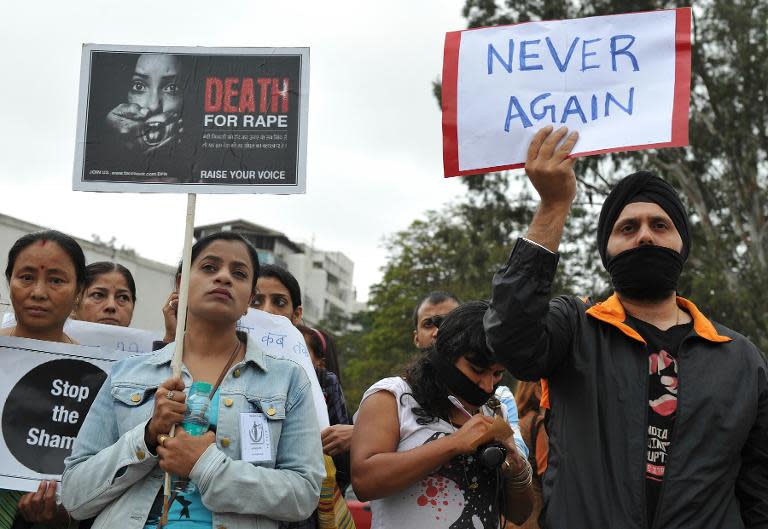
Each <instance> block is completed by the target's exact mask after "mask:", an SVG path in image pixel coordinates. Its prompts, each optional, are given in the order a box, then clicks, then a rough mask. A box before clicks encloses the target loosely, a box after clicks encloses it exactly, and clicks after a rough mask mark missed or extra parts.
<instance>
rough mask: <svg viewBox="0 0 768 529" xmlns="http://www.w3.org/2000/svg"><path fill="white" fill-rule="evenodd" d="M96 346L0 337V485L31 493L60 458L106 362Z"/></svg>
mask: <svg viewBox="0 0 768 529" xmlns="http://www.w3.org/2000/svg"><path fill="white" fill-rule="evenodd" d="M124 356H125V354H124V353H121V352H114V351H109V350H107V349H104V348H101V347H85V346H81V345H71V344H61V343H55V342H43V341H39V340H30V339H27V338H16V337H0V357H2V358H3V366H4V367H3V369H2V370H0V402H1V403H2V412H0V417H2V418H1V419H0V421H1V424H2V443H0V489H11V490H23V491H34V490H37V486H38V484H39V482H40V480H41V479H59V478H60V475H61V473H62V472H63V471H64V459H65V458H66V457H67V456H68V455H69V454H70V453H71V451H72V445H73V443H74V441H75V438H76V437H77V433H78V431H80V426H82V424H83V420H84V419H85V416H86V414H87V413H88V410H89V409H90V407H91V404H92V403H93V400H94V399H95V398H96V394H97V393H98V391H99V388H100V387H101V385H102V383H103V382H104V380H106V378H107V373H108V372H109V371H110V369H111V365H112V364H113V363H114V362H115V361H116V360H118V359H120V358H122V357H124Z"/></svg>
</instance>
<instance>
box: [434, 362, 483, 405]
mask: <svg viewBox="0 0 768 529" xmlns="http://www.w3.org/2000/svg"><path fill="white" fill-rule="evenodd" d="M432 365H433V366H434V367H435V371H437V374H438V376H439V377H440V379H441V380H442V381H443V383H445V385H446V386H448V388H450V390H451V391H453V392H454V393H455V396H456V397H459V398H461V399H463V400H465V401H467V402H469V403H470V404H471V405H472V406H478V407H479V406H482V405H483V404H485V403H486V402H488V399H490V398H491V397H493V393H486V392H485V391H483V389H482V388H481V387H480V386H478V385H477V384H475V383H474V382H472V381H471V380H470V379H469V377H468V376H467V375H465V374H464V373H462V372H461V371H460V370H459V368H458V367H456V366H455V365H453V364H452V363H450V362H448V361H446V360H445V359H443V358H442V357H439V356H437V355H436V354H433V355H432Z"/></svg>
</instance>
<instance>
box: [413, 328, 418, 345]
mask: <svg viewBox="0 0 768 529" xmlns="http://www.w3.org/2000/svg"><path fill="white" fill-rule="evenodd" d="M413 345H415V346H416V348H418V347H419V331H417V330H416V329H414V330H413Z"/></svg>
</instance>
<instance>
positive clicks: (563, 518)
mask: <svg viewBox="0 0 768 529" xmlns="http://www.w3.org/2000/svg"><path fill="white" fill-rule="evenodd" d="M557 260H558V257H557V255H556V254H553V253H551V252H549V251H547V250H546V249H544V248H541V247H539V246H536V245H535V244H532V243H530V242H528V241H525V240H524V239H520V240H518V242H517V244H516V246H515V248H514V250H513V251H512V255H511V256H510V258H509V261H508V262H507V265H506V266H505V267H504V268H503V269H502V270H500V271H499V272H498V273H497V274H496V276H495V277H494V279H493V293H492V300H491V308H490V310H489V311H488V313H487V314H486V317H485V330H486V334H487V339H488V345H489V346H490V347H491V348H492V349H493V351H495V354H496V356H497V358H498V360H499V361H500V362H502V363H503V364H504V365H506V366H507V368H508V369H509V370H510V371H511V372H512V373H513V374H514V375H515V376H516V377H518V378H520V379H522V380H537V379H539V378H546V379H548V386H549V401H550V417H549V422H548V423H547V432H548V433H549V442H550V449H549V461H548V465H547V471H546V473H545V475H544V480H543V489H544V501H545V507H544V508H545V513H544V516H543V521H544V525H543V527H546V528H547V529H582V528H583V529H603V528H606V529H647V528H648V521H647V515H646V501H645V464H646V443H647V420H648V352H647V350H646V346H645V343H644V341H643V339H642V338H641V337H640V336H639V335H638V334H637V333H636V332H635V331H634V330H633V329H632V328H631V327H629V326H627V325H626V324H625V323H624V320H625V314H624V309H623V307H622V305H621V303H620V302H619V300H618V298H617V297H616V296H612V297H611V298H609V299H608V300H607V301H605V302H604V303H601V304H597V305H590V304H587V303H584V302H583V301H581V300H579V299H577V298H572V297H559V298H556V299H553V300H551V301H550V290H551V284H552V278H553V276H554V273H555V268H556V266H557ZM678 305H680V306H681V307H682V308H683V309H685V310H687V311H688V312H689V314H690V315H691V316H692V318H693V322H694V324H693V330H692V331H691V333H690V334H689V335H688V336H687V337H686V338H685V339H684V340H683V342H682V344H681V345H680V349H679V351H678V354H677V363H678V380H679V393H678V401H677V415H676V420H675V427H674V430H673V435H672V439H671V447H670V453H669V456H668V460H667V466H666V473H665V477H664V481H663V485H662V491H661V496H660V498H659V503H658V508H657V511H656V517H655V521H654V524H653V527H654V528H664V529H675V528H681V529H682V528H686V529H741V528H744V527H748V528H768V366H766V360H765V358H764V357H763V356H762V355H761V353H760V352H759V351H758V350H757V348H756V347H755V346H754V345H753V344H752V343H750V342H749V340H747V339H746V338H744V337H743V336H741V335H740V334H738V333H735V332H733V331H731V330H730V329H727V328H725V327H723V326H721V325H717V324H713V323H711V322H710V321H709V320H708V319H707V318H706V317H704V316H703V315H702V314H701V313H700V312H699V310H698V309H697V308H696V307H695V305H693V303H691V302H689V301H687V300H684V299H682V298H678Z"/></svg>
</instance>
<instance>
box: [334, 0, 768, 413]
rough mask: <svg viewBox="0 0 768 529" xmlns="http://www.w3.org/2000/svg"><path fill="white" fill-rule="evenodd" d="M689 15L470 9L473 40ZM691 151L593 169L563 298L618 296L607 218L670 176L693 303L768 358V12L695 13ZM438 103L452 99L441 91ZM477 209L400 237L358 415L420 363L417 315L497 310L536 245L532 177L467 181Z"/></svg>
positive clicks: (614, 160) (719, 7) (610, 161)
mask: <svg viewBox="0 0 768 529" xmlns="http://www.w3.org/2000/svg"><path fill="white" fill-rule="evenodd" d="M673 7H679V5H678V4H675V3H672V2H664V1H652V0H645V1H638V0H634V1H624V0H622V1H618V0H587V1H583V0H565V1H554V0H505V1H504V2H503V3H499V2H496V1H494V0H467V1H466V4H465V7H464V16H465V17H466V18H467V21H468V27H480V26H492V25H500V24H512V23H518V22H525V21H530V20H556V19H566V18H578V17H584V16H592V15H603V14H612V13H626V12H633V11H648V10H655V9H664V8H673ZM693 11H694V25H693V47H692V61H693V64H692V66H693V72H692V80H691V108H690V139H691V145H690V147H686V148H679V149H662V150H649V151H638V152H625V153H615V154H611V155H605V156H592V157H588V158H583V159H580V160H579V162H578V163H577V165H576V172H577V176H578V178H579V181H580V186H579V196H578V197H577V203H576V205H575V207H574V209H573V212H572V215H571V218H570V219H569V224H568V226H567V227H566V233H565V235H564V239H563V245H562V246H561V259H560V267H559V272H558V276H557V277H558V280H559V283H558V285H556V287H555V292H562V293H576V294H586V295H592V296H593V297H595V298H598V299H599V298H601V297H604V296H605V294H607V282H606V276H605V273H604V271H603V270H602V267H601V265H600V260H599V257H598V255H597V250H596V248H595V235H594V233H595V225H596V223H597V212H598V211H599V206H600V205H601V204H602V201H603V198H604V197H605V195H606V194H607V192H608V190H609V189H610V188H611V186H612V185H613V183H614V182H615V181H616V180H618V179H619V178H620V177H622V176H624V175H626V174H628V173H630V172H633V171H635V170H639V169H649V170H653V171H656V172H658V173H659V174H661V175H662V176H663V177H664V178H665V179H667V180H668V181H670V183H672V184H673V185H675V186H676V187H677V188H678V189H679V190H680V191H681V192H682V195H683V198H684V200H685V202H686V204H687V206H688V208H689V210H690V216H691V219H692V222H693V238H694V243H693V247H692V253H691V256H690V259H689V262H688V264H687V266H686V272H685V274H684V276H683V278H682V282H681V285H680V290H681V294H682V295H684V296H686V297H690V298H691V299H693V300H695V301H696V303H697V304H698V305H699V307H700V308H701V309H702V310H703V311H704V312H705V313H706V314H708V315H710V316H711V317H713V318H715V319H717V320H718V321H721V322H722V323H724V324H726V325H728V326H729V327H732V328H734V329H737V330H738V331H739V332H741V333H743V334H745V335H747V336H749V337H750V338H751V339H752V340H753V341H754V342H755V343H756V344H757V345H758V346H759V347H760V348H761V349H762V350H763V351H766V350H768V329H767V328H766V327H767V326H768V308H767V307H768V305H766V304H765V303H763V302H762V299H761V297H762V296H763V295H764V294H763V293H764V292H766V290H768V161H767V158H768V136H766V127H767V126H768V61H767V60H766V57H768V0H752V1H746V2H735V3H731V2H729V1H725V0H703V1H702V2H697V4H696V6H695V8H694V10H693ZM435 94H436V96H437V97H438V99H439V95H440V86H439V83H436V85H435ZM464 183H465V184H466V185H467V190H468V193H467V196H466V198H465V199H464V200H463V201H461V202H459V203H454V204H450V205H448V206H446V207H445V208H443V209H442V210H440V211H430V212H428V213H427V214H426V216H425V219H424V220H417V221H414V222H413V223H412V224H411V226H410V227H409V229H407V230H404V231H402V232H399V233H397V234H395V235H394V236H392V237H391V238H390V239H389V240H388V241H387V243H386V247H387V249H388V252H389V255H388V260H387V263H386V264H385V266H384V267H383V272H384V277H383V278H382V280H381V282H380V283H378V284H377V285H375V286H374V287H373V289H372V291H371V297H370V302H369V312H368V313H367V314H365V315H360V316H359V318H358V320H359V321H358V323H359V324H360V329H361V331H360V332H359V333H358V334H357V335H356V336H355V337H354V340H353V342H354V343H353V344H350V346H351V347H352V351H351V352H348V353H347V360H346V369H345V375H346V380H345V389H346V391H347V393H348V397H349V399H348V400H349V403H350V406H351V407H352V408H355V407H356V406H357V404H358V403H359V398H360V395H361V394H362V391H364V390H365V388H367V387H368V386H369V385H370V384H371V383H372V382H374V381H375V380H377V379H379V378H381V377H384V376H388V375H392V374H395V373H397V371H398V366H401V365H402V364H403V363H404V362H406V361H407V360H409V359H410V358H411V357H412V356H413V354H414V352H415V351H414V347H413V343H412V337H411V336H412V334H411V333H412V330H413V322H412V311H413V306H414V304H415V303H416V301H417V300H418V299H419V298H420V297H421V296H422V295H423V294H424V293H426V292H428V291H430V290H437V289H440V290H448V291H451V292H454V293H456V294H457V295H459V296H460V297H461V298H462V299H477V298H483V297H487V296H488V295H489V291H490V281H491V277H492V275H493V273H494V271H495V270H496V269H497V268H498V267H499V266H501V265H502V264H503V262H504V260H505V259H506V257H507V254H508V252H509V250H510V249H511V245H512V243H513V242H514V239H515V238H516V237H517V236H519V235H523V234H524V233H525V229H526V226H527V224H528V222H529V221H530V218H531V215H532V213H533V208H534V207H535V204H536V200H535V194H534V193H532V191H531V188H530V185H529V184H528V183H527V181H526V179H525V177H524V175H519V174H514V173H512V174H489V175H482V176H474V177H467V178H465V179H464Z"/></svg>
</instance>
